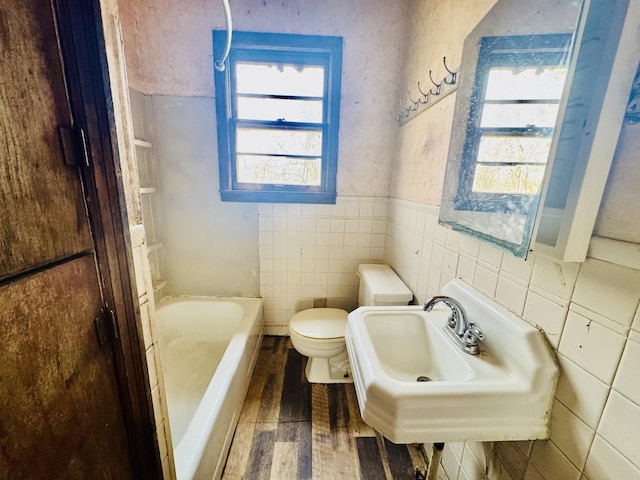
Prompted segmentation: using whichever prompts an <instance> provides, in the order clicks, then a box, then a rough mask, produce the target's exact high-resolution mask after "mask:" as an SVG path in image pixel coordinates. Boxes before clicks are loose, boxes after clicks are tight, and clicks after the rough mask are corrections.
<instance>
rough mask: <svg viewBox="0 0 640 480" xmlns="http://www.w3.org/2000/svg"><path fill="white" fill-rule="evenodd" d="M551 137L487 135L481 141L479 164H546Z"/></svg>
mask: <svg viewBox="0 0 640 480" xmlns="http://www.w3.org/2000/svg"><path fill="white" fill-rule="evenodd" d="M550 148H551V137H520V136H508V135H504V136H498V135H491V136H489V135H486V136H483V137H482V138H481V139H480V146H479V148H478V162H491V163H495V162H501V163H523V162H526V163H539V164H542V165H544V164H546V163H547V157H548V156H549V149H550Z"/></svg>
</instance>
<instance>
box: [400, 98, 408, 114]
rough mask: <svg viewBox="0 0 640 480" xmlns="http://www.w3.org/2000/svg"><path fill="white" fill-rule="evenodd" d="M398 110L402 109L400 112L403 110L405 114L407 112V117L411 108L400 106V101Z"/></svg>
mask: <svg viewBox="0 0 640 480" xmlns="http://www.w3.org/2000/svg"><path fill="white" fill-rule="evenodd" d="M400 108H402V110H404V111H405V112H407V115H408V114H409V112H411V108H407V107H405V106H404V105H403V104H402V100H400Z"/></svg>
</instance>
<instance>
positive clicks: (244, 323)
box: [157, 297, 263, 480]
mask: <svg viewBox="0 0 640 480" xmlns="http://www.w3.org/2000/svg"><path fill="white" fill-rule="evenodd" d="M157 320H158V339H159V345H160V359H161V363H162V370H163V378H164V386H165V394H166V399H167V405H168V408H169V426H170V429H171V440H172V444H173V456H174V461H175V466H176V473H177V476H178V480H187V479H192V478H194V479H200V478H206V479H207V480H209V479H211V478H220V476H221V475H222V469H223V467H224V463H225V460H226V457H227V454H228V451H229V446H230V445H231V440H232V438H233V433H234V430H235V427H236V424H237V422H238V416H239V415H240V410H241V409H242V404H243V402H244V397H245V395H246V393H247V388H248V386H249V381H250V379H251V375H252V373H253V367H254V366H255V362H256V358H257V355H258V350H259V348H260V343H261V341H262V334H263V323H262V301H261V300H260V299H259V298H217V297H166V298H163V299H162V301H161V302H160V303H159V304H158V309H157Z"/></svg>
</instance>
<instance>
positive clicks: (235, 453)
mask: <svg viewBox="0 0 640 480" xmlns="http://www.w3.org/2000/svg"><path fill="white" fill-rule="evenodd" d="M305 365H306V358H305V357H303V356H302V355H300V354H299V353H298V352H296V351H295V350H294V349H293V347H292V346H291V343H290V341H289V339H288V338H287V337H265V338H264V341H263V344H262V348H261V350H260V354H259V357H258V361H257V365H256V368H255V370H254V373H253V377H252V380H251V385H250V387H249V391H248V393H247V397H246V400H245V403H244V406H243V408H242V412H241V414H240V419H239V421H238V426H237V428H236V433H235V436H234V439H233V443H232V445H231V450H230V452H229V457H228V459H227V464H226V466H225V469H224V473H223V479H225V480H236V479H273V480H278V479H287V480H297V479H322V480H333V479H360V478H361V479H366V480H378V479H380V480H383V479H394V480H396V479H398V480H404V479H407V480H408V479H415V478H416V474H415V472H416V468H419V469H420V471H421V472H424V471H425V470H426V462H425V455H424V452H423V450H422V447H421V446H420V445H396V444H393V443H391V442H389V441H388V440H386V439H385V438H383V437H382V436H381V435H379V434H376V432H375V431H374V430H373V429H372V428H371V427H369V426H368V425H367V424H365V423H364V422H363V421H362V419H361V417H360V412H359V410H358V403H357V399H356V394H355V389H354V387H353V385H352V384H331V385H324V384H310V383H309V382H307V380H306V378H305V375H304V367H305Z"/></svg>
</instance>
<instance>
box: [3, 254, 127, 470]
mask: <svg viewBox="0 0 640 480" xmlns="http://www.w3.org/2000/svg"><path fill="white" fill-rule="evenodd" d="M101 307H102V301H101V298H100V291H99V288H98V279H97V277H96V270H95V262H94V258H93V255H84V256H81V257H79V258H75V259H72V260H69V261H68V262H65V263H63V264H61V265H58V266H55V267H54V268H52V269H47V270H44V271H42V272H39V273H36V274H34V275H30V276H27V277H25V278H22V279H20V280H17V281H15V282H11V283H9V284H8V285H4V286H2V287H0V345H2V346H3V348H2V349H3V353H2V356H1V357H0V385H2V388H0V405H2V413H1V414H0V452H2V453H0V472H2V475H6V478H12V479H17V478H78V479H85V478H114V479H126V478H130V477H131V474H130V467H129V464H128V463H129V454H128V450H127V443H126V432H125V431H124V422H123V419H122V413H121V408H120V399H119V398H118V395H117V391H118V386H117V384H116V379H115V376H114V367H113V364H112V358H111V352H110V349H109V348H106V349H104V350H101V349H100V348H99V347H98V342H97V337H96V330H95V328H94V324H93V319H94V318H95V317H96V316H97V315H98V314H99V312H100V309H101Z"/></svg>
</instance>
